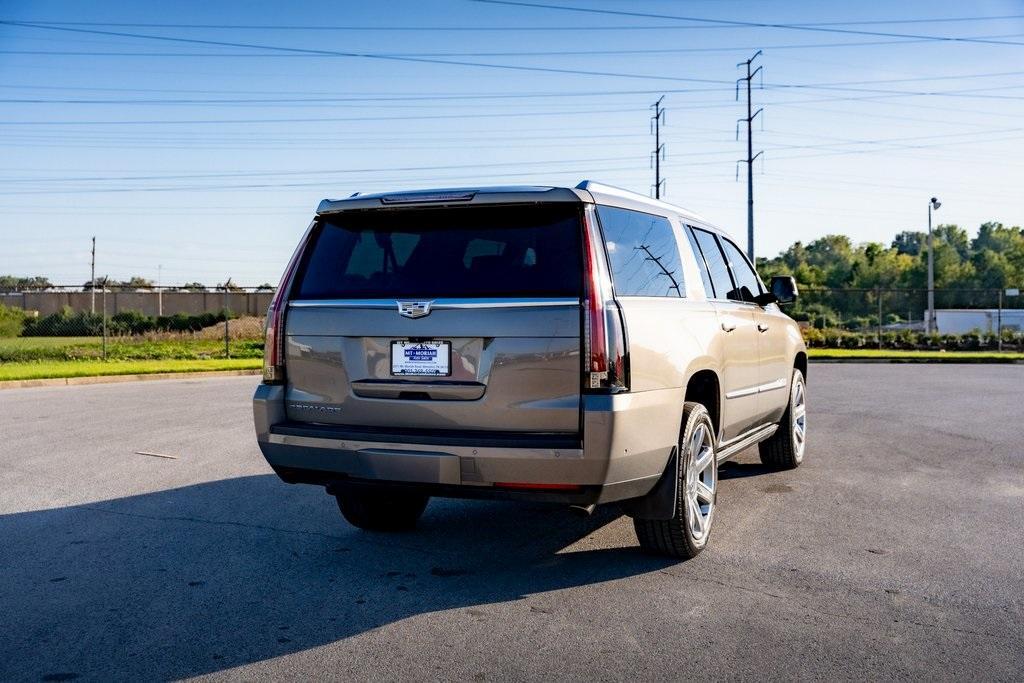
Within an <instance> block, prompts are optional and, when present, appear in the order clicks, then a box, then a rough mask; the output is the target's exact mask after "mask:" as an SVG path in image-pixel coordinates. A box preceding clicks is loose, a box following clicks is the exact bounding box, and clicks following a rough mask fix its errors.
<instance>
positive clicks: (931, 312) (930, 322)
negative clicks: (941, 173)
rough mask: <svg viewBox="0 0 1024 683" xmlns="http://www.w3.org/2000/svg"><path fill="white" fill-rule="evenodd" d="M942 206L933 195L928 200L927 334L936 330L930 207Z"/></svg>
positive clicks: (933, 244) (933, 251)
mask: <svg viewBox="0 0 1024 683" xmlns="http://www.w3.org/2000/svg"><path fill="white" fill-rule="evenodd" d="M940 206H942V202H940V201H939V200H938V199H936V198H935V197H932V198H931V199H929V200H928V319H927V321H926V323H925V331H926V332H928V333H929V334H932V333H934V332H936V331H937V330H936V325H935V243H934V241H933V240H932V209H935V210H938V208H939V207H940Z"/></svg>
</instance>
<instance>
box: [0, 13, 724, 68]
mask: <svg viewBox="0 0 1024 683" xmlns="http://www.w3.org/2000/svg"><path fill="white" fill-rule="evenodd" d="M0 25H6V26H17V27H21V28H34V29H39V30H45V31H68V32H72V33H89V34H97V35H107V36H118V37H121V38H138V39H140V40H157V41H165V42H172V43H186V44H194V45H215V46H219V47H231V48H242V49H257V50H271V51H275V52H287V53H294V54H311V55H322V56H333V57H352V58H358V59H373V60H383V61H397V62H413V63H421V64H445V65H451V66H470V67H481V68H488V69H505V70H511V71H531V72H540V73H558V74H576V75H583V76H604V77H614V78H641V79H651V80H660V81H682V82H692V83H718V82H719V81H715V80H709V79H706V78H679V77H675V76H659V75H644V74H623V73H616V72H611V71H586V70H582V69H562V68H558V67H541V66H526V65H518V64H488V63H485V62H468V61H464V60H445V59H432V58H427V57H399V56H392V55H386V54H379V53H362V52H350V51H339V50H322V49H313V48H298V47H284V46H278V45H255V44H250V43H236V42H229V41H220V40H203V39H199V38H176V37H172V36H154V35H148V34H141V33H127V32H123V31H100V30H96V29H84V28H70V27H65V26H45V25H41V24H31V23H28V22H21V21H0Z"/></svg>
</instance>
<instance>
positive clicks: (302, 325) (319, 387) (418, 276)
mask: <svg viewBox="0 0 1024 683" xmlns="http://www.w3.org/2000/svg"><path fill="white" fill-rule="evenodd" d="M317 230H318V232H317V233H316V234H314V236H313V240H312V242H311V248H310V250H309V252H308V253H307V255H306V259H305V260H306V262H305V264H303V265H302V266H301V267H300V270H299V273H298V284H297V286H296V288H295V290H294V295H293V297H294V298H293V300H292V301H290V302H289V304H288V310H287V315H286V318H285V321H286V322H285V337H284V359H285V367H286V378H287V380H286V391H285V401H286V403H285V407H286V412H287V416H288V419H289V420H290V421H294V422H310V423H320V424H330V425H343V426H350V427H358V428H364V429H365V428H379V429H381V430H383V431H387V430H388V429H396V430H402V429H427V430H431V431H438V430H452V431H480V430H488V431H501V432H523V433H527V432H530V433H556V434H576V433H578V431H579V424H580V386H581V365H580V364H581V360H580V346H581V343H580V329H581V327H580V325H581V320H580V315H581V313H580V292H581V289H582V275H581V270H580V269H581V266H580V261H581V256H580V242H579V231H580V222H579V206H578V205H573V204H568V203H563V204H552V205H546V206H545V205H535V204H532V205H510V206H499V207H470V206H465V207H455V208H452V207H446V208H443V209H432V210H423V209H408V208H406V209H401V210H395V209H390V210H375V211H363V212H352V213H346V214H341V215H338V216H332V217H330V218H329V219H327V220H324V222H323V224H322V225H320V226H318V229H317Z"/></svg>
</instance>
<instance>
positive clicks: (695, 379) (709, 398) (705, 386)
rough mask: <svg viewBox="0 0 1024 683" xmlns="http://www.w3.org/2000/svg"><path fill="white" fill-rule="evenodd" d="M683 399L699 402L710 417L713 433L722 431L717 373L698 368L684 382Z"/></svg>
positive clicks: (720, 397) (720, 394)
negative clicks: (684, 392) (684, 391)
mask: <svg viewBox="0 0 1024 683" xmlns="http://www.w3.org/2000/svg"><path fill="white" fill-rule="evenodd" d="M683 400H684V401H692V402H694V403H700V404H701V405H703V406H704V407H705V408H706V409H707V411H708V415H709V416H710V417H711V424H712V425H714V427H715V435H716V437H717V435H719V434H721V433H722V393H721V383H720V382H719V379H718V374H717V373H716V372H715V371H714V370H710V369H703V370H698V371H697V372H695V373H693V374H692V375H691V376H690V379H689V380H688V381H687V382H686V394H685V397H684V399H683Z"/></svg>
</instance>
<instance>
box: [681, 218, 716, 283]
mask: <svg viewBox="0 0 1024 683" xmlns="http://www.w3.org/2000/svg"><path fill="white" fill-rule="evenodd" d="M683 232H685V233H686V239H688V240H689V241H690V249H691V250H692V251H693V258H694V259H696V261H697V271H698V272H699V273H700V279H701V280H702V281H703V282H704V293H705V294H706V295H707V297H708V298H709V299H714V298H715V288H714V287H713V286H712V285H711V276H710V275H709V274H708V267H707V264H705V263H704V255H703V254H701V253H700V246H699V245H698V244H697V240H696V239H694V237H693V228H687V229H685V230H683Z"/></svg>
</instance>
